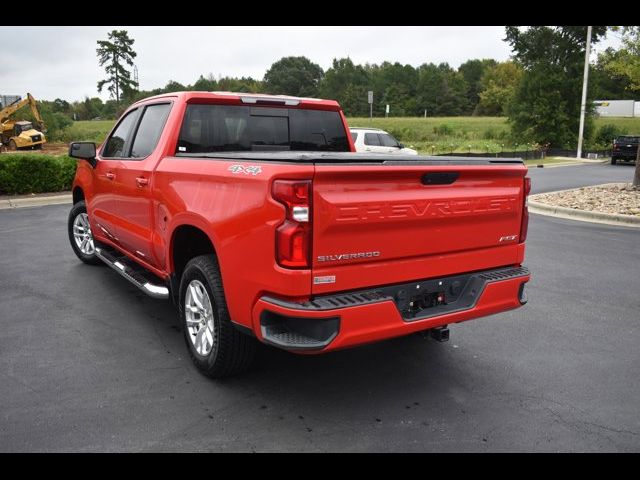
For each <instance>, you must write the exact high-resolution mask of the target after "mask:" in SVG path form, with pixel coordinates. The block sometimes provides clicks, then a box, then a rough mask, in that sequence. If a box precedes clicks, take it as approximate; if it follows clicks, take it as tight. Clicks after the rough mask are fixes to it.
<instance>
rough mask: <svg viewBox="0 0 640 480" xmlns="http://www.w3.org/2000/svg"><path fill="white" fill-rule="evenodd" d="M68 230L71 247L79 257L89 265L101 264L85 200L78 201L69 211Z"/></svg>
mask: <svg viewBox="0 0 640 480" xmlns="http://www.w3.org/2000/svg"><path fill="white" fill-rule="evenodd" d="M67 230H68V232H69V241H70V242H71V248H72V249H73V252H74V253H75V254H76V255H77V257H78V258H79V259H80V260H82V261H83V262H84V263H88V264H89V265H100V264H101V263H102V261H101V260H100V259H99V258H98V257H97V255H96V247H95V244H94V241H93V234H92V233H91V225H89V215H87V207H86V205H85V203H84V200H83V201H81V202H78V203H76V204H75V205H74V206H73V208H72V209H71V211H70V212H69V220H68V221H67Z"/></svg>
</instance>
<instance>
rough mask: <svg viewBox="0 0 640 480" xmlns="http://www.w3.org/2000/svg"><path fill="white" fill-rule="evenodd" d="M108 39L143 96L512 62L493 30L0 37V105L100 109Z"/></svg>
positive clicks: (222, 30)
mask: <svg viewBox="0 0 640 480" xmlns="http://www.w3.org/2000/svg"><path fill="white" fill-rule="evenodd" d="M114 29H119V30H120V29H124V30H127V31H128V32H129V35H130V37H132V38H133V39H135V43H134V45H133V49H134V50H135V51H136V52H137V54H138V55H137V57H136V59H135V63H136V66H137V67H138V75H139V81H140V88H141V89H142V90H151V89H153V88H159V87H163V86H164V85H166V84H167V82H168V81H169V80H175V81H177V82H180V83H182V84H184V85H187V84H192V83H193V82H195V81H196V80H197V79H198V77H199V76H200V75H204V76H205V77H206V76H207V75H209V74H213V75H214V77H218V76H237V77H240V76H251V77H254V78H256V79H262V77H263V75H264V73H265V71H266V70H267V69H268V68H269V67H270V66H271V64H272V63H273V62H275V61H277V60H278V59H280V58H281V57H284V56H290V55H295V56H298V55H304V56H306V57H308V58H309V59H311V61H313V62H315V63H317V64H319V65H320V66H321V67H322V68H323V69H325V70H326V69H328V68H329V67H330V66H331V62H332V60H333V59H334V58H341V57H347V56H348V57H350V58H351V59H352V60H353V61H354V62H355V63H367V62H369V63H380V62H383V61H385V60H387V61H391V62H396V61H397V62H400V63H403V64H407V63H408V64H411V65H413V66H416V67H417V66H418V65H421V64H422V63H425V62H433V63H440V62H448V63H449V65H451V66H452V67H454V68H457V67H458V66H459V65H460V64H461V63H464V62H465V61H466V60H469V59H472V58H493V59H495V60H498V61H504V60H507V59H508V58H509V55H510V53H511V52H510V48H509V45H508V44H507V43H506V42H504V41H503V38H504V27H502V26H482V27H473V26H462V27H456V26H449V27H445V26H438V27H409V26H405V27H395V26H389V27H384V26H375V27H365V26H358V27H345V26H340V27H335V26H334V27H331V26H327V27H319V26H311V27H305V26H299V27H293V26H289V27H283V26H280V27H255V26H253V27H240V26H235V27H231V26H224V27H213V26H212V27H194V26H191V27H177V26H176V27H136V26H117V27H114V26H100V27H25V26H23V27H2V28H0V45H2V53H1V54H0V55H1V57H2V58H1V61H0V95H21V96H25V95H26V93H27V92H30V93H31V94H32V95H34V97H35V98H36V99H42V100H53V99H55V98H63V99H65V100H68V101H74V100H82V99H83V98H84V97H85V96H88V97H95V96H99V97H101V98H102V99H103V100H106V99H108V97H109V95H108V92H107V91H106V88H105V89H104V90H103V92H102V94H99V93H98V91H97V87H96V84H97V82H98V81H99V80H101V79H102V78H103V77H104V76H105V75H104V70H103V69H102V67H99V66H98V61H97V56H96V47H97V44H96V42H97V40H106V39H107V33H108V32H110V31H111V30H114ZM609 45H612V46H617V45H619V39H617V38H615V37H611V38H608V39H607V40H606V41H604V42H601V43H599V44H598V47H597V50H602V49H603V48H605V47H606V46H609ZM596 53H597V51H596Z"/></svg>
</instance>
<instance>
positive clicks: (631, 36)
mask: <svg viewBox="0 0 640 480" xmlns="http://www.w3.org/2000/svg"><path fill="white" fill-rule="evenodd" d="M622 34H623V37H622V47H621V48H620V50H618V51H617V52H615V53H613V52H609V55H607V56H605V58H604V59H603V60H604V64H605V70H607V71H608V72H610V73H612V74H613V75H615V76H617V77H623V78H626V79H627V80H628V81H629V86H628V88H629V89H630V90H633V91H636V92H637V91H640V27H638V26H635V27H624V28H623V29H622ZM633 186H634V187H636V188H637V187H640V146H639V147H638V152H637V154H636V169H635V173H634V175H633Z"/></svg>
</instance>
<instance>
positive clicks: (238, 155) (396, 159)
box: [176, 151, 523, 165]
mask: <svg viewBox="0 0 640 480" xmlns="http://www.w3.org/2000/svg"><path fill="white" fill-rule="evenodd" d="M176 157H189V158H202V159H211V160H248V161H255V162H281V163H282V162H287V163H289V162H291V163H300V162H304V163H326V164H354V163H357V164H369V165H380V164H382V165H493V164H522V163H523V161H522V159H521V158H494V157H456V156H427V155H390V154H386V153H353V152H287V151H280V152H211V153H177V154H176Z"/></svg>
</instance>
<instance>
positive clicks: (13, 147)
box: [9, 140, 18, 152]
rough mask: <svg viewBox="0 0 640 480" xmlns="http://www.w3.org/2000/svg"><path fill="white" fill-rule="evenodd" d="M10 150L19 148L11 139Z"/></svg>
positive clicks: (13, 150)
mask: <svg viewBox="0 0 640 480" xmlns="http://www.w3.org/2000/svg"><path fill="white" fill-rule="evenodd" d="M9 150H10V151H12V152H15V151H17V150H18V145H16V142H14V141H13V140H9Z"/></svg>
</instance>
